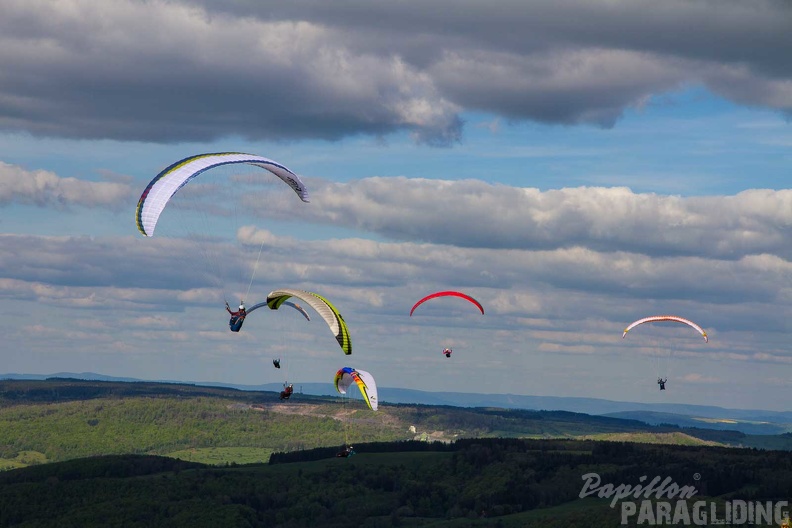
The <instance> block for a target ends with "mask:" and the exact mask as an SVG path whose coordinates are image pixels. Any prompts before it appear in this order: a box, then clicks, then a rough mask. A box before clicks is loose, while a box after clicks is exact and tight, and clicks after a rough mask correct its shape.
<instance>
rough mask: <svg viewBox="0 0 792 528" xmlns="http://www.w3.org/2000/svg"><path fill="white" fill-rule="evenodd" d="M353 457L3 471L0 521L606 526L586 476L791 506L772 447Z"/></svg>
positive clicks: (470, 448)
mask: <svg viewBox="0 0 792 528" xmlns="http://www.w3.org/2000/svg"><path fill="white" fill-rule="evenodd" d="M356 449H357V450H358V454H357V455H355V456H353V457H351V458H348V459H342V458H336V457H334V456H333V455H332V453H328V452H323V451H322V450H312V451H310V450H309V451H305V452H303V453H291V454H288V455H283V457H282V460H281V461H280V462H281V463H276V464H270V465H247V466H229V467H221V468H218V467H208V466H203V465H200V464H191V463H187V462H182V461H177V460H173V459H169V458H163V457H151V456H130V455H124V456H112V457H95V458H88V459H81V460H71V461H67V462H60V463H53V464H46V465H41V466H37V467H31V468H25V469H20V470H14V471H8V472H5V473H2V474H0V526H84V527H90V526H121V525H123V526H135V527H136V526H173V527H179V526H185V527H186V526H198V527H201V526H207V527H208V526H255V527H259V526H262V527H263V526H289V527H292V526H293V527H297V526H327V527H335V526H339V527H340V526H350V525H354V526H372V527H373V526H422V525H427V524H429V523H430V522H431V523H432V524H431V525H432V526H449V527H450V526H548V527H551V528H552V527H554V526H570V525H571V526H587V527H589V526H592V527H597V526H608V527H612V526H616V525H618V522H619V521H618V519H619V517H618V515H619V512H618V511H617V510H616V509H611V508H610V507H609V505H608V501H607V500H600V499H595V500H590V499H586V500H582V499H580V498H579V494H580V491H581V487H582V475H584V474H587V473H591V472H596V473H598V474H599V475H600V476H601V478H602V481H603V482H613V483H619V482H624V483H637V482H638V479H639V478H640V477H641V476H645V475H649V476H650V478H651V477H653V476H656V475H657V476H663V477H666V476H667V477H671V478H672V479H674V480H675V481H676V482H679V483H682V484H693V483H695V486H696V488H697V490H698V495H699V497H718V498H719V500H722V499H737V498H740V499H743V500H788V498H789V495H790V492H791V491H792V458H791V457H789V454H788V453H787V452H781V451H768V450H755V449H734V448H719V447H706V446H697V447H688V446H669V445H664V446H659V445H651V444H634V443H621V442H601V441H581V440H522V439H505V438H483V439H464V440H458V441H456V442H452V443H432V442H414V441H408V442H380V443H374V444H361V445H359V446H356ZM319 457H325V458H319ZM276 458H278V457H273V459H276ZM301 458H302V459H303V460H304V461H297V460H299V459H301ZM286 459H289V460H292V462H288V463H287V462H286ZM694 474H698V475H700V480H696V481H693V475H694ZM350 516H351V517H352V519H350ZM584 521H585V524H583V522H584ZM460 522H464V524H459V523H460ZM350 523H351V524H350ZM564 523H566V524H564Z"/></svg>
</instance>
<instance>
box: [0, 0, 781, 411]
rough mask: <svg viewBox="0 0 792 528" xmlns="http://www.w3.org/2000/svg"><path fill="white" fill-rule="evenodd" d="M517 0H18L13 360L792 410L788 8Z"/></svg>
mask: <svg viewBox="0 0 792 528" xmlns="http://www.w3.org/2000/svg"><path fill="white" fill-rule="evenodd" d="M495 4H497V5H495ZM495 4H493V3H492V2H480V1H468V0H457V1H453V2H451V1H443V0H421V1H420V2H419V1H398V0H397V1H391V2H370V1H366V0H338V1H335V2H325V1H318V0H294V1H290V2H274V1H267V0H256V1H252V0H223V1H222V2H221V1H219V0H189V1H188V0H170V1H163V0H147V1H142V0H107V1H104V2H95V1H93V0H59V1H55V0H4V1H3V2H2V5H1V6H0V313H2V318H0V334H1V335H2V341H3V343H2V345H1V346H0V360H2V362H3V367H0V372H6V373H11V372H14V373H33V374H50V373H55V372H62V371H69V372H96V373H101V374H105V375H111V376H124V377H135V378H141V379H150V380H181V381H212V382H223V383H230V384H249V385H257V384H262V383H272V382H281V381H289V382H294V383H296V384H299V383H303V382H305V383H307V382H327V383H328V384H329V383H332V380H333V376H334V374H335V371H336V370H337V369H338V368H340V367H343V366H351V367H355V368H359V369H363V370H367V371H369V372H371V373H372V375H373V376H374V377H375V379H376V380H377V383H378V385H380V386H384V387H403V388H412V389H420V390H427V391H462V392H478V393H511V394H526V395H540V396H575V397H591V398H606V399H611V400H619V401H638V402H648V403H653V402H673V403H691V404H704V405H718V406H722V407H731V408H748V409H750V408H755V409H768V410H788V408H789V404H788V402H789V401H791V400H792V384H791V383H790V377H791V376H792V340H791V339H790V335H791V331H792V323H790V319H792V189H790V182H792V177H791V176H790V174H791V173H792V171H791V169H792V122H791V121H790V119H791V118H792V62H790V61H789V51H788V50H790V49H792V31H789V28H790V27H792V4H790V3H789V2H786V1H780V0H779V1H773V0H757V1H752V2H744V1H737V0H723V1H718V2H713V1H709V0H667V1H664V2H654V1H649V0H635V1H629V2H614V1H612V0H593V1H592V0H585V1H583V0H553V1H537V0H532V1H523V0H521V1H507V0H498V1H496V2H495ZM225 151H238V152H247V153H251V154H257V155H261V156H264V157H267V158H270V159H272V160H275V161H277V162H278V163H281V164H283V165H284V166H286V167H288V168H289V169H290V170H292V171H293V172H295V173H296V174H298V175H299V176H300V178H301V179H302V180H303V181H304V183H305V185H306V187H307V188H308V189H309V193H310V203H303V202H301V201H300V200H299V199H298V198H297V197H296V196H295V195H294V193H293V192H292V191H291V189H289V188H288V187H287V186H285V185H283V184H282V183H280V182H279V180H277V179H276V178H275V177H274V176H273V175H271V174H270V173H268V172H267V171H264V170H262V169H258V168H256V167H247V168H246V169H245V170H246V171H248V172H247V173H245V174H246V175H247V174H251V175H252V176H255V177H258V178H263V180H264V181H263V182H260V181H257V182H252V181H251V180H249V179H245V178H242V177H239V174H238V173H237V172H235V171H232V169H239V167H234V168H224V169H218V170H217V171H209V172H207V173H204V174H202V175H200V176H199V177H198V178H195V179H194V180H193V181H192V182H191V183H190V184H189V185H188V186H186V187H184V188H183V189H182V190H180V191H179V192H177V193H176V195H175V196H174V197H173V199H172V201H171V203H169V207H168V208H166V211H165V212H164V213H163V216H162V217H161V218H160V222H159V224H158V227H157V232H156V234H155V235H154V236H153V237H145V236H143V235H142V234H140V233H139V232H138V231H137V229H136V226H135V221H134V213H135V208H136V205H137V201H138V198H139V197H140V195H141V193H142V192H143V190H144V189H145V188H146V186H147V184H148V183H149V182H150V181H151V180H152V179H153V178H154V177H155V176H156V175H157V174H158V173H159V172H160V171H161V170H163V169H164V168H166V167H168V166H169V165H171V164H172V163H174V162H176V161H178V160H181V159H183V158H186V157H189V156H192V155H195V154H201V153H211V152H225ZM246 177H248V176H246ZM171 205H172V207H171ZM251 277H252V280H251ZM282 288H296V289H303V290H308V291H313V292H316V293H319V294H321V295H323V296H324V297H326V298H328V299H329V300H331V302H332V303H333V304H334V305H335V306H336V307H337V308H338V310H339V311H340V312H341V313H342V314H343V316H344V319H345V320H346V322H347V324H348V325H349V328H350V334H351V339H352V346H353V352H352V355H351V356H344V355H343V353H342V352H341V350H340V348H339V347H338V345H337V343H336V341H335V339H334V338H333V335H332V333H331V332H330V330H329V329H328V328H327V326H326V325H323V323H322V322H321V320H320V318H319V317H318V315H316V314H314V315H313V316H312V320H311V321H310V322H308V321H305V320H304V319H302V317H301V316H300V315H299V314H298V313H297V312H296V311H292V313H289V311H288V310H287V311H284V310H283V309H282V310H278V311H272V310H268V309H266V308H265V309H262V310H258V311H255V312H253V313H251V315H250V316H249V317H248V319H247V320H246V322H245V324H244V326H243V328H242V331H241V332H240V333H239V334H234V333H231V332H230V331H229V330H228V325H227V323H228V314H227V313H226V312H225V309H224V305H223V302H224V299H228V300H229V301H230V302H231V303H232V304H236V303H238V301H239V298H240V297H245V299H246V302H247V303H248V304H249V305H250V304H251V303H255V302H260V301H263V300H264V299H265V298H266V296H267V293H269V292H270V291H273V290H276V289H282ZM441 290H455V291H462V292H465V293H467V294H469V295H471V296H473V297H475V298H476V299H477V300H478V301H479V302H481V304H482V305H483V307H484V310H485V313H484V315H482V314H481V313H479V312H478V311H477V310H476V309H475V307H474V306H473V305H472V304H470V303H467V302H465V301H462V300H460V299H454V298H443V299H435V300H433V301H431V302H427V303H426V304H424V305H422V306H421V307H420V308H418V309H417V310H416V312H415V314H414V315H413V316H409V312H410V308H411V307H412V305H413V304H414V303H415V302H416V301H418V300H419V299H420V298H422V297H423V296H425V295H427V294H429V293H432V292H435V291H441ZM662 314H673V315H677V316H681V317H685V318H688V319H691V320H693V321H695V322H696V323H698V324H699V325H701V327H703V328H704V329H705V330H706V331H707V333H708V336H709V342H708V343H705V342H704V340H703V339H702V338H701V336H700V335H698V334H697V333H696V332H695V331H693V330H692V329H690V328H688V327H686V326H684V325H680V324H653V325H642V326H640V327H638V328H636V329H634V330H632V331H631V332H630V333H629V334H628V335H627V336H626V338H624V339H623V338H622V332H623V330H624V328H625V327H626V326H627V325H628V324H629V323H630V322H632V321H634V320H637V319H639V318H643V317H646V316H651V315H662ZM444 347H451V348H452V349H453V350H454V353H453V356H452V358H450V359H446V358H445V357H444V356H443V355H442V354H441V351H442V349H443V348H444ZM275 357H281V358H282V359H283V361H282V362H283V365H284V368H283V369H281V370H276V369H274V368H273V367H272V365H271V360H272V359H273V358H275ZM661 375H662V376H664V377H668V379H669V381H668V384H667V389H668V390H666V391H664V392H661V391H659V390H658V386H657V384H656V378H657V377H658V376H661Z"/></svg>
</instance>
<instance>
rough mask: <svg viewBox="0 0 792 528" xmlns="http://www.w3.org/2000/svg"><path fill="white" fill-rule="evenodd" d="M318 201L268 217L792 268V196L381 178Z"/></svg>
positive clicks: (462, 239) (316, 191)
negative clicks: (758, 260) (750, 260)
mask: <svg viewBox="0 0 792 528" xmlns="http://www.w3.org/2000/svg"><path fill="white" fill-rule="evenodd" d="M312 191H313V196H314V200H313V201H314V204H315V206H314V207H305V208H300V209H299V211H296V210H295V209H294V208H292V207H290V204H287V203H279V204H273V207H272V208H269V209H267V210H266V211H264V214H271V215H277V216H278V217H279V218H288V215H289V214H298V215H299V216H300V218H302V219H304V220H308V221H312V222H316V223H332V224H334V225H337V226H344V227H353V228H356V229H360V230H363V231H367V232H370V233H375V234H377V235H381V236H384V237H388V238H391V239H395V240H413V241H415V240H422V241H425V242H428V243H432V244H446V245H449V246H459V247H471V248H489V249H524V250H551V249H558V248H567V249H571V248H574V247H582V248H588V249H590V250H593V251H597V252H600V251H604V252H628V253H637V254H643V255H648V256H654V257H665V256H691V257H693V256H703V257H709V258H714V259H723V260H739V259H742V258H744V257H746V256H750V255H774V256H776V257H778V258H780V259H782V260H784V261H787V263H788V261H789V260H790V259H792V249H790V248H792V190H789V189H786V190H778V191H774V190H768V189H752V190H747V191H743V192H741V193H738V194H736V195H732V196H708V197H689V198H683V197H680V196H664V195H657V194H654V193H635V192H633V191H631V190H630V189H628V188H626V187H609V188H605V187H577V188H565V189H553V190H548V191H540V190H539V189H535V188H525V187H511V186H507V185H502V184H489V183H485V182H482V181H479V180H465V181H444V180H427V179H420V178H412V179H410V178H404V177H389V178H379V177H374V178H365V179H362V180H357V181H352V182H348V183H329V182H322V181H313V182H312ZM765 260H766V264H767V265H772V264H770V262H772V259H770V258H768V257H765ZM617 265H618V263H617ZM782 265H783V264H782Z"/></svg>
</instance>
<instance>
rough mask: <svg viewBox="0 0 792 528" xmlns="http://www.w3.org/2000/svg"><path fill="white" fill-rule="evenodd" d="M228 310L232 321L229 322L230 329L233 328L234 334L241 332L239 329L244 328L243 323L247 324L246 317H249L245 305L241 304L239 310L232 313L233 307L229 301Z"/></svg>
mask: <svg viewBox="0 0 792 528" xmlns="http://www.w3.org/2000/svg"><path fill="white" fill-rule="evenodd" d="M226 310H228V313H230V314H231V319H230V320H229V321H228V327H229V328H231V331H232V332H239V329H240V328H242V323H244V322H245V316H246V315H247V312H246V311H245V304H244V303H240V305H239V310H238V311H236V312H232V311H231V307H230V306H228V301H226Z"/></svg>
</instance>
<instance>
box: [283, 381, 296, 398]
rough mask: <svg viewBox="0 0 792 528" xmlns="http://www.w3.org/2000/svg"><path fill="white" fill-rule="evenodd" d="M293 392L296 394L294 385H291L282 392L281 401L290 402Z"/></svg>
mask: <svg viewBox="0 0 792 528" xmlns="http://www.w3.org/2000/svg"><path fill="white" fill-rule="evenodd" d="M284 385H286V384H285V383H284ZM293 392H294V384H293V383H289V384H288V385H286V386H285V387H284V388H283V390H282V391H281V393H280V399H281V400H288V399H289V398H291V395H292V393H293Z"/></svg>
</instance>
